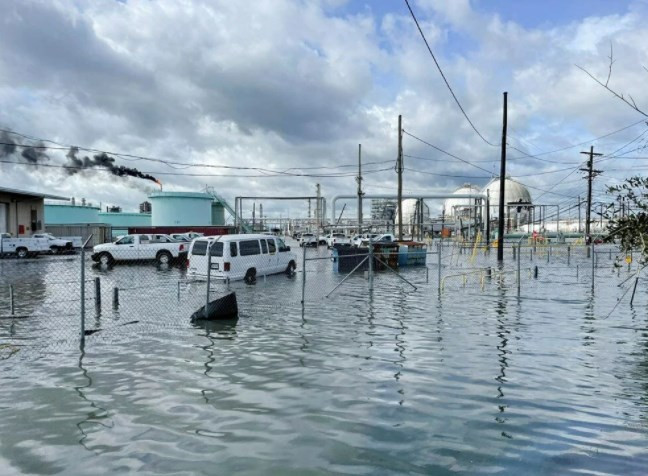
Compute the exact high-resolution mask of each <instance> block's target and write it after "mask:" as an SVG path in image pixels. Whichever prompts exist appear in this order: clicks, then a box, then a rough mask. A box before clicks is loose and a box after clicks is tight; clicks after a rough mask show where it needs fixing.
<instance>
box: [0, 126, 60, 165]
mask: <svg viewBox="0 0 648 476" xmlns="http://www.w3.org/2000/svg"><path fill="white" fill-rule="evenodd" d="M19 150H20V151H22V152H20V156H19V158H22V159H24V160H25V161H26V162H28V163H30V164H38V163H39V162H40V161H41V160H49V156H48V155H47V154H46V153H45V152H44V150H45V147H44V144H43V143H42V142H38V143H36V144H35V145H31V144H21V143H20V142H16V141H15V140H14V139H13V138H12V137H11V136H10V135H9V134H8V133H6V132H4V131H3V132H2V133H1V134H0V158H3V157H11V156H13V155H15V154H17V153H18V151H19Z"/></svg>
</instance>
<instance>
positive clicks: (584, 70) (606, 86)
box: [574, 55, 648, 117]
mask: <svg viewBox="0 0 648 476" xmlns="http://www.w3.org/2000/svg"><path fill="white" fill-rule="evenodd" d="M610 56H611V55H610ZM574 66H576V67H577V68H578V69H580V70H581V71H582V72H584V73H585V74H586V75H588V76H589V77H590V78H592V79H593V80H594V81H596V82H597V83H598V84H599V85H600V86H602V87H603V88H605V89H607V90H608V91H609V92H610V93H612V94H613V95H614V96H615V97H617V98H618V99H621V101H623V102H624V103H626V104H627V105H628V106H630V107H631V108H632V109H634V110H635V111H637V112H638V113H639V114H641V115H642V116H645V117H648V114H646V113H645V112H643V111H642V110H641V109H639V108H638V107H637V104H635V103H634V100H633V101H632V102H630V101H628V100H627V99H626V98H625V97H623V94H619V93H617V92H616V91H614V90H613V89H612V88H610V87H608V85H607V81H606V82H605V83H603V82H601V81H600V80H599V79H598V78H597V77H596V76H594V75H593V74H592V73H590V72H589V71H587V70H586V69H585V68H583V67H581V66H578V65H577V64H576V65H574ZM611 68H612V63H610V69H611ZM608 81H609V76H608ZM631 99H632V98H631Z"/></svg>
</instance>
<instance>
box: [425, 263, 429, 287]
mask: <svg viewBox="0 0 648 476" xmlns="http://www.w3.org/2000/svg"><path fill="white" fill-rule="evenodd" d="M425 282H426V283H429V282H430V268H428V267H427V264H426V265H425Z"/></svg>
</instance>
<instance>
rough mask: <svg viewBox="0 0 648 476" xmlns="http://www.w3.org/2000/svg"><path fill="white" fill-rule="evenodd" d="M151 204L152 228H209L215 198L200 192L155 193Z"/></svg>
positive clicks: (150, 199) (151, 196)
mask: <svg viewBox="0 0 648 476" xmlns="http://www.w3.org/2000/svg"><path fill="white" fill-rule="evenodd" d="M148 198H149V201H150V202H151V226H209V225H211V221H212V208H211V205H212V201H213V198H212V196H211V195H209V194H207V193H199V192H154V193H152V194H151V195H149V197H148Z"/></svg>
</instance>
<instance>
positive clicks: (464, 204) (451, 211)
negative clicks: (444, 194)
mask: <svg viewBox="0 0 648 476" xmlns="http://www.w3.org/2000/svg"><path fill="white" fill-rule="evenodd" d="M452 193H453V195H462V194H467V193H474V194H481V193H482V192H481V189H480V188H479V187H478V186H477V185H471V184H469V183H466V184H463V185H462V186H461V187H459V188H458V189H457V190H455V191H454V192H452ZM474 204H475V200H474V199H470V198H448V199H446V200H445V201H444V202H443V214H444V216H446V217H453V218H454V217H464V216H465V217H467V216H469V215H470V214H473V215H474V214H475V208H474V207H473V208H472V212H471V206H473V205H474Z"/></svg>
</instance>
